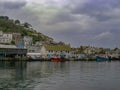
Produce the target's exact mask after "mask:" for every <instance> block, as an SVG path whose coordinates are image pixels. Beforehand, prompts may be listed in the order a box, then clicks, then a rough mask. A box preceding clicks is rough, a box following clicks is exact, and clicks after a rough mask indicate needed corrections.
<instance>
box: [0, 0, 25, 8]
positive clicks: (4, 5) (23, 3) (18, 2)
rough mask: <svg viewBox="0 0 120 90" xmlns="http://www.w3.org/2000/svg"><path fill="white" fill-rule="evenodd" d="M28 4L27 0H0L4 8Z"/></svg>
mask: <svg viewBox="0 0 120 90" xmlns="http://www.w3.org/2000/svg"><path fill="white" fill-rule="evenodd" d="M26 4H27V2H26V1H14V2H11V1H4V2H0V7H2V8H4V9H19V8H22V7H24V6H25V5H26Z"/></svg>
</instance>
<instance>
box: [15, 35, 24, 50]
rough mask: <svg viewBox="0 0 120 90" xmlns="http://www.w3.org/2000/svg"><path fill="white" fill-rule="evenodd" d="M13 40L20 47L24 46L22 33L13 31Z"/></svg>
mask: <svg viewBox="0 0 120 90" xmlns="http://www.w3.org/2000/svg"><path fill="white" fill-rule="evenodd" d="M13 41H14V42H15V45H16V46H17V47H18V48H24V41H23V36H21V34H20V33H13Z"/></svg>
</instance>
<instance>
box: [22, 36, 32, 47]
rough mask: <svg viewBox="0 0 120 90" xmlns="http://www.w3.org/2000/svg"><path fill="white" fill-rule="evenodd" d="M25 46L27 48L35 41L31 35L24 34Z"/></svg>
mask: <svg viewBox="0 0 120 90" xmlns="http://www.w3.org/2000/svg"><path fill="white" fill-rule="evenodd" d="M23 40H24V47H25V48H27V47H28V46H31V45H32V43H33V38H32V37H30V36H24V38H23Z"/></svg>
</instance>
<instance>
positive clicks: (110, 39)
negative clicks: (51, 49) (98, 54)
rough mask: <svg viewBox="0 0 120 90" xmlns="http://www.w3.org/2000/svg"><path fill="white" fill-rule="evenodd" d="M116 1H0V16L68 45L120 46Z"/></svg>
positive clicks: (117, 4)
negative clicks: (31, 26) (16, 20)
mask: <svg viewBox="0 0 120 90" xmlns="http://www.w3.org/2000/svg"><path fill="white" fill-rule="evenodd" d="M119 3H120V1H119V0H21V1H18V0H2V1H0V15H8V16H9V17H11V18H14V19H20V20H22V21H23V22H29V23H30V24H32V25H33V27H34V28H35V29H37V30H38V31H39V32H42V33H44V34H46V35H49V36H51V37H53V38H54V39H55V40H56V41H64V42H66V43H70V44H71V45H72V46H76V47H79V46H80V45H92V46H99V47H110V48H114V47H119V46H120V39H119V38H120V36H119V33H120V30H119V28H120V25H119V23H120V6H119Z"/></svg>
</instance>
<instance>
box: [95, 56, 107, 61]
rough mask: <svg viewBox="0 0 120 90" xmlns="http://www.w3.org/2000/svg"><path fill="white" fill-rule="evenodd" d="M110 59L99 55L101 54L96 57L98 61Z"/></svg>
mask: <svg viewBox="0 0 120 90" xmlns="http://www.w3.org/2000/svg"><path fill="white" fill-rule="evenodd" d="M108 60H109V58H105V57H99V56H97V57H96V61H98V62H102V61H108Z"/></svg>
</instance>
